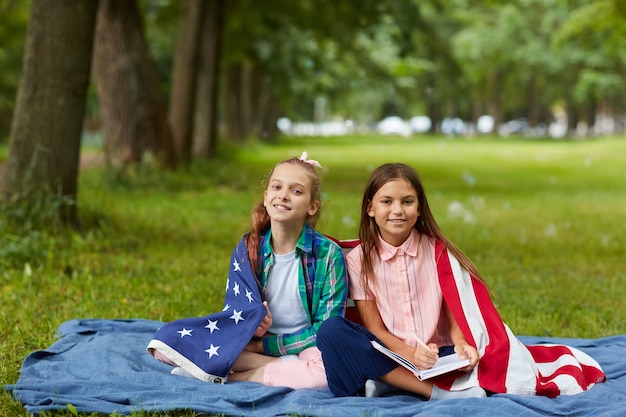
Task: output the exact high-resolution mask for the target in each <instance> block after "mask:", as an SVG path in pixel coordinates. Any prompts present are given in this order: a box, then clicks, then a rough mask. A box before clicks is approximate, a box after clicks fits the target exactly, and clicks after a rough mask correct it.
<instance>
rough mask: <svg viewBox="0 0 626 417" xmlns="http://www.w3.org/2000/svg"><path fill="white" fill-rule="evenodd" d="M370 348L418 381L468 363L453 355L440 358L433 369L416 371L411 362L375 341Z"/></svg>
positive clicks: (466, 360)
mask: <svg viewBox="0 0 626 417" xmlns="http://www.w3.org/2000/svg"><path fill="white" fill-rule="evenodd" d="M372 346H374V348H375V349H376V350H378V351H379V352H381V353H383V354H384V355H385V356H387V357H389V358H391V359H393V360H394V361H396V362H397V363H398V364H400V365H402V366H404V367H405V368H406V369H408V370H409V371H411V372H413V374H414V375H415V376H416V377H417V378H418V379H419V380H424V379H428V378H432V377H435V376H438V375H443V374H447V373H448V372H452V371H456V370H458V369H461V368H465V367H466V366H467V365H469V363H470V361H469V359H460V358H459V357H458V355H456V354H454V353H453V354H451V355H447V356H442V357H440V358H439V360H438V361H437V363H435V365H433V367H432V368H430V369H418V368H417V366H415V365H414V364H413V363H412V362H410V361H409V360H407V359H406V358H403V357H402V356H400V355H398V354H397V353H395V352H394V351H391V350H389V349H387V348H386V347H385V346H383V345H381V344H380V343H378V342H377V341H375V340H372Z"/></svg>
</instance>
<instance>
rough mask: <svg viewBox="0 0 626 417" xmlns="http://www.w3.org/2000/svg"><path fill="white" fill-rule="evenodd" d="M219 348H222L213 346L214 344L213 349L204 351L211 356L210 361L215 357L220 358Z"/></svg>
mask: <svg viewBox="0 0 626 417" xmlns="http://www.w3.org/2000/svg"><path fill="white" fill-rule="evenodd" d="M219 348H220V347H219V346H213V343H211V347H210V348H208V349H205V350H204V351H205V352H206V353H208V354H209V359H210V358H212V357H213V356H220V354H219V353H217V350H218V349H219Z"/></svg>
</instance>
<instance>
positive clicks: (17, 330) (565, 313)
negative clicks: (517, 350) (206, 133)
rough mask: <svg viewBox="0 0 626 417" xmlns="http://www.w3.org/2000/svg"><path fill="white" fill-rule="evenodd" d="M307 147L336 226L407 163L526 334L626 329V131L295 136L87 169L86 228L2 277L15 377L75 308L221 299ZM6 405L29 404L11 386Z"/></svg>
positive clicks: (166, 309) (137, 310)
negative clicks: (196, 156)
mask: <svg viewBox="0 0 626 417" xmlns="http://www.w3.org/2000/svg"><path fill="white" fill-rule="evenodd" d="M303 150H306V151H308V153H309V157H310V158H312V159H317V160H319V161H320V162H321V163H322V165H324V170H323V172H324V174H323V191H324V194H323V195H324V201H323V203H324V207H323V213H322V218H321V221H320V223H319V225H318V226H319V229H320V230H321V231H322V232H324V233H327V234H330V235H333V236H336V237H339V238H352V237H356V233H357V224H358V214H359V207H360V201H361V193H362V191H363V187H364V184H365V181H366V178H367V176H368V175H369V173H370V172H371V170H372V169H373V168H374V167H376V166H377V165H379V164H381V163H384V162H389V161H399V162H405V163H408V164H410V165H412V166H413V167H415V168H416V169H417V170H418V172H419V173H420V175H421V177H422V179H423V182H424V184H425V187H426V192H427V194H428V197H429V202H430V204H431V208H432V209H433V211H434V213H435V216H436V218H437V220H438V222H439V224H440V226H441V228H442V229H443V230H444V232H445V233H446V234H447V235H448V236H449V237H450V238H451V239H452V240H453V241H454V242H455V243H457V245H458V246H459V247H460V248H461V249H462V250H463V251H465V252H466V253H467V254H468V255H469V256H470V257H471V258H472V259H473V260H474V262H475V263H476V265H477V266H478V268H479V270H480V271H481V273H482V274H483V276H484V278H485V280H486V281H487V282H488V283H489V285H490V286H491V288H492V290H493V293H494V295H495V300H496V304H497V306H498V309H499V311H500V313H501V314H502V316H503V318H504V319H505V321H506V322H507V323H508V324H509V326H510V327H511V328H512V329H513V330H514V332H516V333H517V334H519V335H536V336H559V337H584V338H595V337H603V336H609V335H615V334H622V333H624V331H625V328H624V325H623V323H624V322H626V320H625V319H626V310H624V309H623V308H622V305H621V304H622V300H623V299H625V296H626V285H624V284H626V272H624V261H623V257H624V253H626V237H625V236H624V230H625V226H626V210H625V207H626V206H625V202H626V188H625V187H624V184H626V141H624V140H615V139H613V140H608V139H607V140H596V141H585V142H574V141H546V142H527V141H522V140H496V139H480V140H466V139H449V138H441V137H438V138H430V137H429V138H420V139H415V138H414V139H399V138H387V137H384V138H379V137H346V138H310V139H285V140H282V141H280V142H277V143H274V144H254V145H250V146H249V147H246V148H241V149H240V148H234V147H228V148H226V147H225V148H223V149H222V151H221V155H220V158H219V160H218V161H212V162H210V163H198V164H194V165H193V166H192V167H190V168H188V169H185V170H180V171H177V172H169V173H162V172H158V171H155V170H153V169H146V170H144V171H141V172H138V173H135V174H134V175H132V176H130V177H126V178H117V179H114V180H111V178H109V177H108V176H107V175H104V173H103V172H102V171H101V170H100V169H98V168H95V169H91V170H89V171H86V172H82V173H81V178H80V187H79V215H80V217H81V222H82V224H83V226H84V231H83V233H82V234H71V235H69V236H57V237H54V239H53V240H52V241H51V243H50V244H49V246H47V248H48V249H47V250H46V251H45V253H44V255H43V256H37V257H33V258H32V259H33V261H32V262H29V263H25V264H23V265H18V266H17V267H15V268H7V269H5V270H3V271H2V272H1V274H0V293H1V295H2V306H0V377H1V382H2V384H5V383H14V382H15V381H16V380H17V378H18V377H19V368H20V366H21V362H22V360H23V359H24V357H25V356H26V355H27V354H28V353H30V352H31V351H33V350H36V349H42V348H45V347H47V346H49V345H50V344H51V343H53V342H54V333H55V331H56V329H57V327H58V326H59V325H60V324H61V323H62V322H64V321H66V320H69V319H74V318H137V317H139V318H146V319H152V320H173V319H176V318H180V317H183V316H194V315H204V314H208V313H210V312H214V311H216V310H217V309H219V308H220V307H221V302H222V297H223V284H224V279H225V277H226V274H227V269H228V258H229V256H230V252H231V250H232V248H233V247H234V245H235V244H236V242H237V241H238V239H239V238H240V237H241V235H242V234H243V233H244V232H245V231H246V230H247V228H248V222H249V219H248V216H249V213H250V209H251V206H252V204H253V203H254V202H255V201H256V199H257V198H259V197H260V196H261V194H262V189H261V184H262V181H263V179H264V177H265V175H266V174H267V173H268V171H269V170H270V169H271V167H272V166H273V165H274V163H276V162H277V161H279V160H282V159H285V158H288V157H291V156H299V155H300V153H301V152H302V151H303ZM0 233H2V234H3V235H4V231H2V230H0ZM3 237H5V236H3ZM0 415H11V416H12V415H24V416H26V415H27V413H26V412H25V411H23V410H22V408H21V406H20V405H19V404H16V403H14V402H13V401H12V400H11V399H10V396H9V395H8V394H6V393H3V394H2V396H1V397H0ZM57 415H59V414H57ZM65 415H70V414H65ZM170 415H184V416H191V415H193V414H192V413H191V412H181V413H174V414H170Z"/></svg>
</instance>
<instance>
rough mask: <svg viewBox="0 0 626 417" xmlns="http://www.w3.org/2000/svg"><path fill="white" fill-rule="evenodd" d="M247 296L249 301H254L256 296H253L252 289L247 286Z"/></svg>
mask: <svg viewBox="0 0 626 417" xmlns="http://www.w3.org/2000/svg"><path fill="white" fill-rule="evenodd" d="M246 298H247V299H248V302H249V303H251V302H253V301H254V298H253V297H252V291H250V290H249V289H247V288H246Z"/></svg>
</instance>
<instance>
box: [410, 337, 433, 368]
mask: <svg viewBox="0 0 626 417" xmlns="http://www.w3.org/2000/svg"><path fill="white" fill-rule="evenodd" d="M438 360H439V347H438V346H437V345H436V344H435V343H429V344H428V345H423V344H420V345H418V346H417V347H416V348H415V350H414V351H413V363H414V364H415V365H416V366H417V367H418V368H419V369H430V368H432V367H433V365H435V363H436V362H437V361H438Z"/></svg>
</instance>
